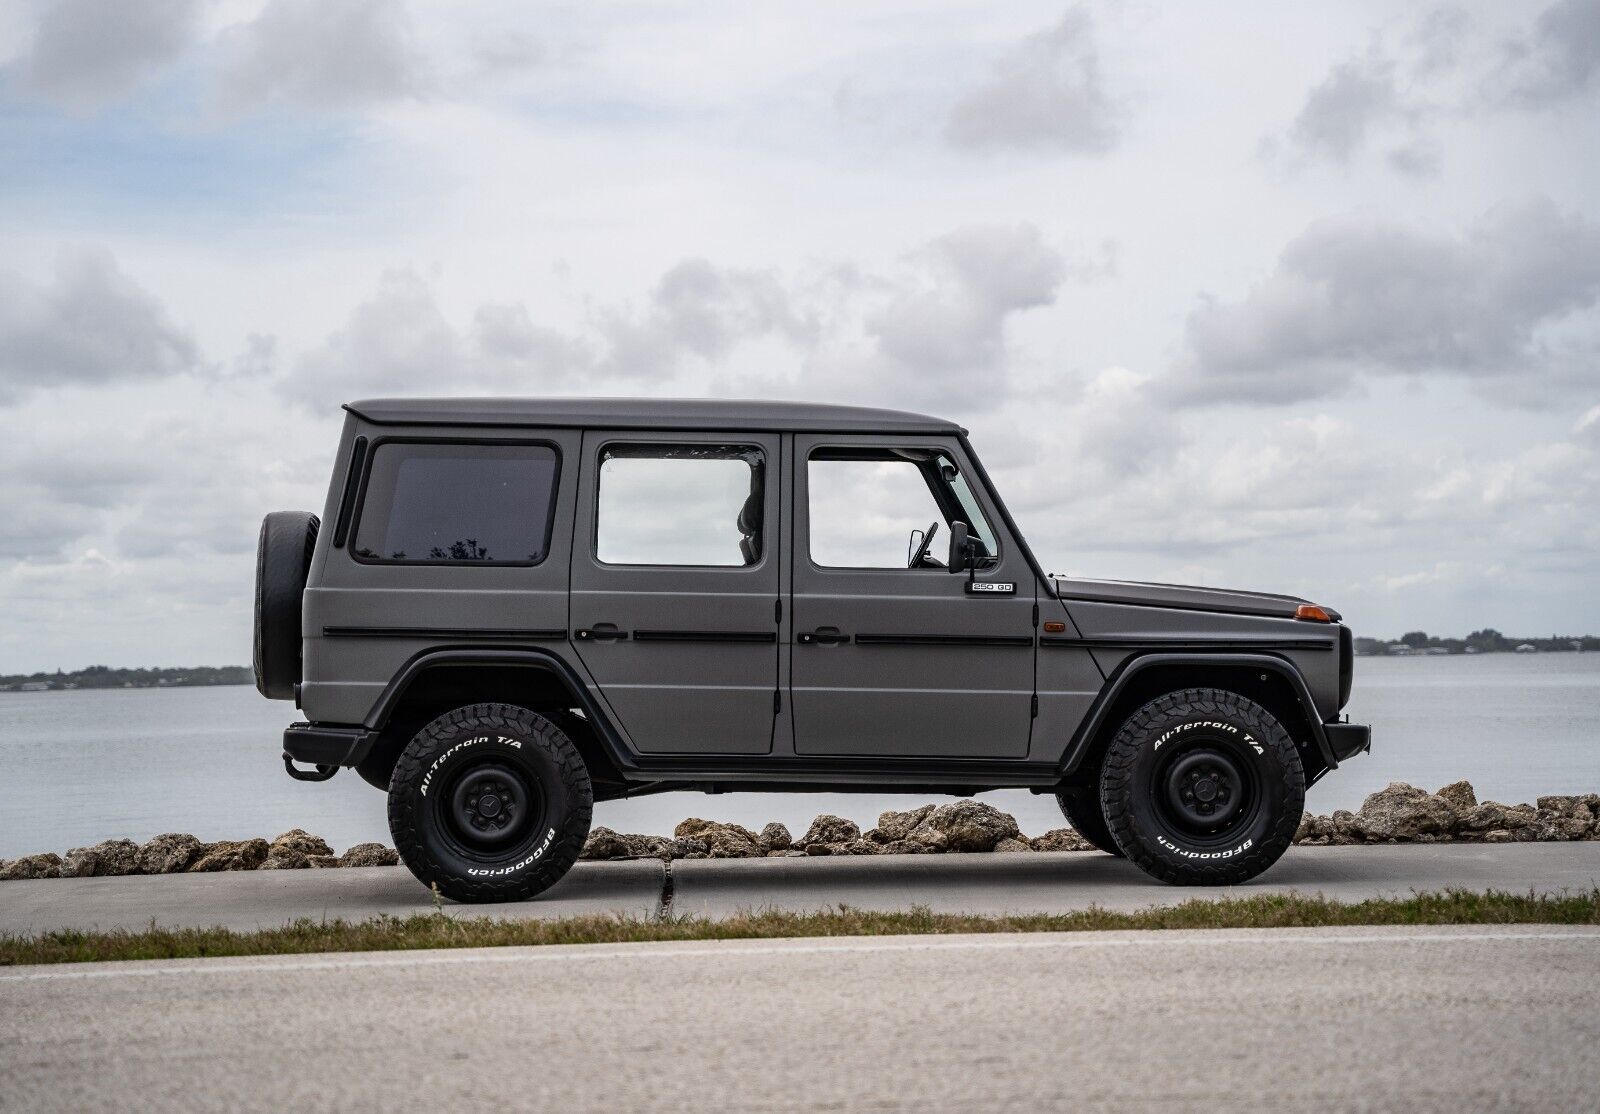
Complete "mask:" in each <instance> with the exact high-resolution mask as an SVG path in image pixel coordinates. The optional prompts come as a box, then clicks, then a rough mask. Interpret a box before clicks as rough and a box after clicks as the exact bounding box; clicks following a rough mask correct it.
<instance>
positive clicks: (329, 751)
mask: <svg viewBox="0 0 1600 1114" xmlns="http://www.w3.org/2000/svg"><path fill="white" fill-rule="evenodd" d="M377 734H378V733H377V732H376V731H373V730H371V729H370V728H367V727H359V726H357V727H340V726H330V725H327V724H320V723H291V724H290V725H289V726H288V727H287V728H285V729H284V732H283V754H284V757H285V758H293V759H294V760H295V761H296V762H305V763H307V764H309V765H313V766H355V765H357V764H359V763H360V761H361V760H362V759H363V758H365V757H366V756H367V751H369V750H371V749H372V742H373V740H374V739H375V738H377Z"/></svg>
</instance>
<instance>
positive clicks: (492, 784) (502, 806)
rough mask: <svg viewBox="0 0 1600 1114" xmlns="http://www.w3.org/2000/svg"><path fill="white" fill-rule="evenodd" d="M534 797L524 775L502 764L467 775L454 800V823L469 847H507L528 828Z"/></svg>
mask: <svg viewBox="0 0 1600 1114" xmlns="http://www.w3.org/2000/svg"><path fill="white" fill-rule="evenodd" d="M529 800H530V795H529V792H528V786H527V782H526V781H525V780H524V779H523V777H522V775H521V774H520V773H518V772H517V771H515V770H513V769H511V768H510V767H508V766H502V765H500V764H498V763H494V764H490V765H486V766H481V767H479V768H478V769H475V770H471V771H469V772H468V773H466V774H464V775H463V776H462V778H461V780H460V781H458V782H457V783H456V787H455V792H453V793H452V794H451V799H450V819H451V821H452V824H453V826H454V827H455V829H456V831H457V832H458V833H459V834H460V835H461V836H462V838H464V839H465V840H466V841H468V842H469V843H474V844H478V845H494V844H497V843H504V842H505V841H507V840H509V839H511V838H513V837H514V836H516V835H517V834H518V833H519V832H520V831H521V830H522V829H523V828H525V827H526V826H527V823H528V820H529V817H530V811H531V810H530V807H529Z"/></svg>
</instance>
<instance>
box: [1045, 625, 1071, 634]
mask: <svg viewBox="0 0 1600 1114" xmlns="http://www.w3.org/2000/svg"><path fill="white" fill-rule="evenodd" d="M1066 629H1067V624H1065V623H1055V622H1051V623H1046V624H1045V625H1044V632H1045V633H1046V634H1060V633H1061V632H1062V631H1064V630H1066Z"/></svg>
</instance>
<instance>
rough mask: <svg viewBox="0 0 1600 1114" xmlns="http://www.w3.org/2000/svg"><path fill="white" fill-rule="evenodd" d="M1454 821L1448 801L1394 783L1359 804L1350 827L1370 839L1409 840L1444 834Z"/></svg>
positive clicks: (1453, 814)
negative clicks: (1437, 833) (1359, 807)
mask: <svg viewBox="0 0 1600 1114" xmlns="http://www.w3.org/2000/svg"><path fill="white" fill-rule="evenodd" d="M1455 820H1456V813H1455V809H1453V808H1452V807H1451V806H1450V803H1449V802H1448V801H1446V800H1444V799H1443V798H1440V797H1436V796H1434V795H1433V794H1432V793H1429V792H1428V791H1427V790H1425V789H1418V788H1417V787H1416V786H1415V785H1407V784H1406V783H1405V782H1403V781H1395V782H1390V783H1389V786H1388V788H1386V789H1380V790H1378V791H1377V792H1376V793H1373V794H1371V795H1370V796H1368V797H1367V799H1366V800H1365V801H1362V802H1361V811H1360V812H1358V813H1357V814H1356V817H1355V820H1354V825H1353V826H1354V827H1355V828H1356V830H1357V832H1358V834H1360V835H1363V836H1365V837H1366V838H1367V839H1370V840H1389V839H1394V840H1409V839H1412V838H1414V837H1416V836H1418V835H1422V834H1425V833H1426V834H1433V833H1436V832H1448V831H1450V829H1451V828H1452V827H1454V825H1455Z"/></svg>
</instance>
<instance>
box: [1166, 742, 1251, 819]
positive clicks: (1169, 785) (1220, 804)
mask: <svg viewBox="0 0 1600 1114" xmlns="http://www.w3.org/2000/svg"><path fill="white" fill-rule="evenodd" d="M1246 785H1247V779H1246V777H1245V774H1244V771H1242V770H1241V769H1240V768H1239V766H1238V763H1237V761H1236V760H1235V759H1234V757H1233V756H1232V755H1230V754H1228V753H1226V752H1225V751H1222V750H1219V749H1213V748H1210V747H1205V748H1201V749H1197V750H1194V751H1191V752H1189V753H1188V754H1186V755H1184V756H1182V757H1181V758H1179V759H1178V760H1177V761H1175V762H1174V763H1173V764H1172V766H1171V767H1170V769H1169V770H1168V771H1167V777H1166V797H1167V803H1168V805H1169V806H1170V807H1171V809H1172V812H1173V818H1174V819H1175V820H1177V821H1178V822H1179V823H1180V824H1181V825H1182V826H1183V827H1186V828H1189V829H1191V830H1192V831H1195V832H1209V831H1214V830H1216V829H1217V828H1219V827H1221V826H1222V825H1223V824H1225V823H1227V822H1228V821H1229V820H1230V819H1232V818H1233V816H1234V815H1235V814H1236V813H1237V812H1238V811H1239V809H1240V808H1241V807H1242V805H1243V804H1244V797H1245V787H1246Z"/></svg>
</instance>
